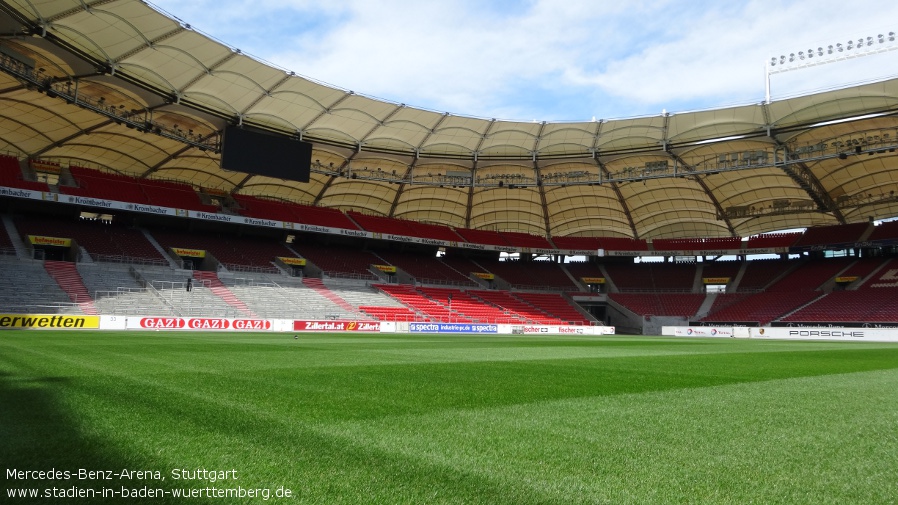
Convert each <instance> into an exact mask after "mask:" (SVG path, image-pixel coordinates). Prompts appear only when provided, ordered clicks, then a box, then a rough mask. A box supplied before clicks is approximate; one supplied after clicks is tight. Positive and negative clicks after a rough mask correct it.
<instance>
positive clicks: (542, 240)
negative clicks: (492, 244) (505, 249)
mask: <svg viewBox="0 0 898 505" xmlns="http://www.w3.org/2000/svg"><path fill="white" fill-rule="evenodd" d="M502 236H503V237H504V238H505V241H506V242H508V243H509V244H511V245H513V246H515V247H529V248H530V249H555V248H554V247H553V246H552V244H551V243H549V241H548V240H546V237H541V236H538V235H531V234H529V233H520V232H514V231H505V232H502Z"/></svg>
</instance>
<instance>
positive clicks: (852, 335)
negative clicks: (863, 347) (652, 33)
mask: <svg viewBox="0 0 898 505" xmlns="http://www.w3.org/2000/svg"><path fill="white" fill-rule="evenodd" d="M749 331H750V332H751V338H776V339H780V338H781V339H788V340H841V341H846V340H847V341H864V342H898V328H837V327H833V328H795V327H793V328H790V327H780V328H750V330H749Z"/></svg>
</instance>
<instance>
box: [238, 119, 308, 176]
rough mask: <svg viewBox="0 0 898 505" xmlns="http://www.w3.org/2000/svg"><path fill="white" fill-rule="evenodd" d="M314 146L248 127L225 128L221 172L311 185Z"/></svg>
mask: <svg viewBox="0 0 898 505" xmlns="http://www.w3.org/2000/svg"><path fill="white" fill-rule="evenodd" d="M311 164H312V144H311V143H309V142H303V141H301V140H296V139H291V138H289V137H284V136H279V135H274V134H272V133H267V132H262V131H259V130H253V129H250V128H247V127H238V126H228V127H227V128H225V132H224V137H223V138H222V145H221V168H223V169H224V170H231V171H233V172H244V173H247V174H256V175H264V176H267V177H276V178H278V179H286V180H290V181H298V182H309V169H310V167H311Z"/></svg>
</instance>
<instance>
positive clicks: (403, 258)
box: [377, 251, 477, 286]
mask: <svg viewBox="0 0 898 505" xmlns="http://www.w3.org/2000/svg"><path fill="white" fill-rule="evenodd" d="M377 255H378V256H379V257H381V258H383V259H384V260H385V261H386V262H387V263H389V264H390V265H393V266H396V267H399V268H401V269H402V270H404V271H405V272H407V273H408V274H409V275H411V276H413V277H414V278H415V280H416V281H417V282H418V283H421V284H446V285H452V286H476V285H477V284H476V283H475V282H474V281H472V280H471V279H470V278H469V277H468V276H467V275H465V274H462V273H461V272H459V271H458V270H456V269H454V268H452V267H451V266H449V265H448V264H446V263H444V262H443V261H440V259H438V258H436V257H432V256H429V255H424V254H421V253H411V252H399V251H377Z"/></svg>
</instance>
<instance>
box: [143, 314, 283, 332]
mask: <svg viewBox="0 0 898 505" xmlns="http://www.w3.org/2000/svg"><path fill="white" fill-rule="evenodd" d="M272 326H273V325H272V320H270V319H236V318H228V317H129V318H127V321H126V323H125V328H126V329H129V330H203V331H216V330H217V331H270V330H272Z"/></svg>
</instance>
